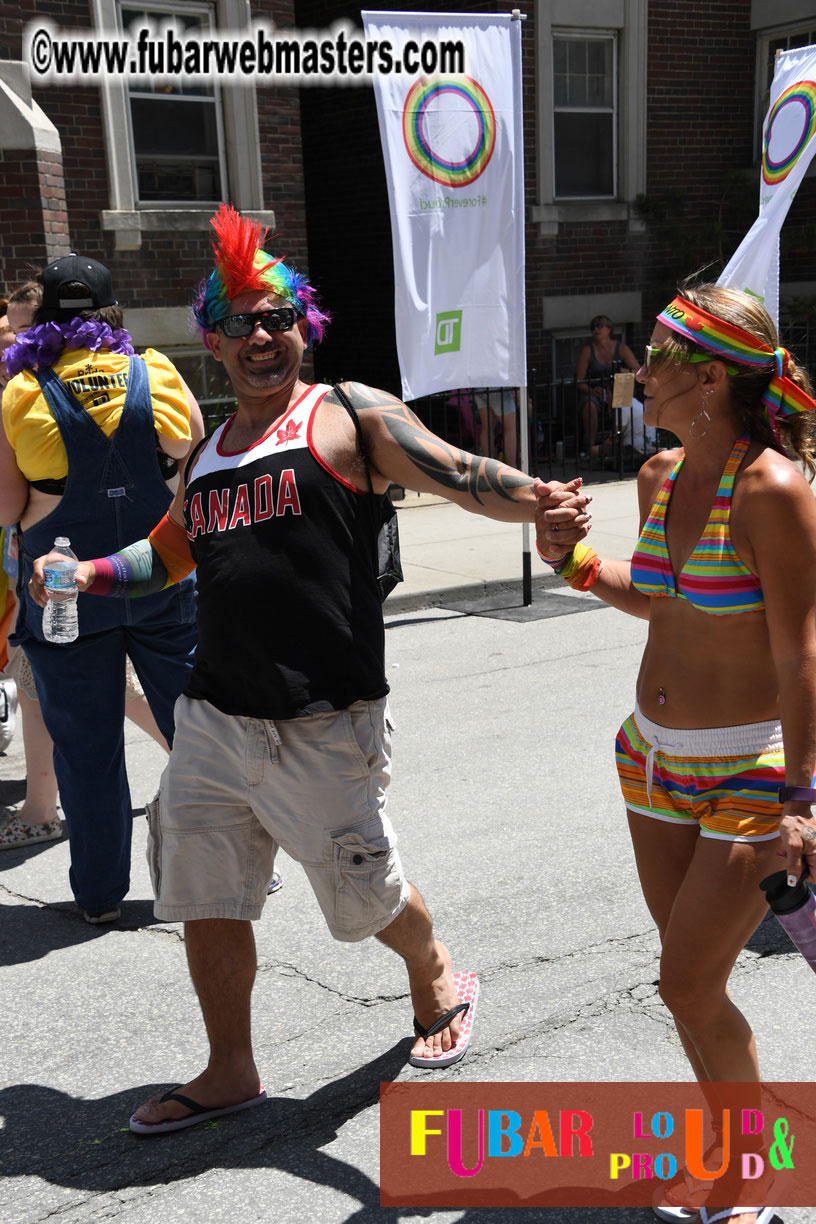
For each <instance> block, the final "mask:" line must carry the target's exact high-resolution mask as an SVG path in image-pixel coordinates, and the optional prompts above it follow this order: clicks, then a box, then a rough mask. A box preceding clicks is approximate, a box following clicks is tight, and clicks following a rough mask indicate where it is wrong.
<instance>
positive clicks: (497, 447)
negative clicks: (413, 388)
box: [411, 370, 667, 480]
mask: <svg viewBox="0 0 816 1224" xmlns="http://www.w3.org/2000/svg"><path fill="white" fill-rule="evenodd" d="M528 378H529V382H528V408H527V415H528V430H529V435H528V438H529V456H530V462H529V467H530V472H531V474H532V475H535V476H541V477H542V478H543V479H545V480H547V479H562V480H563V479H566V478H568V477H570V476H574V475H582V476H583V477H584V478H585V479H593V480H604V479H606V480H610V479H611V480H622V479H625V478H626V477H628V476H629V475H633V474H635V473H636V472H637V470H638V469H639V467H640V466H641V464H642V462H643V461H644V459H646V458H648V457H649V455H652V454H654V453H655V451H657V450H659V449H661V447H662V446H663V445H665V444H666V437H667V436H666V435H661V433H660V432H659V431H657V430H654V429H647V428H646V427H645V426H644V424H643V412H642V407H641V405H640V402H639V401H638V400H636V399H635V400H633V402H632V403H631V405H629V406H628V407H626V408H613V407H612V406H611V404H612V382H611V379H586V380H584V381H583V383H582V389H581V390H579V388H578V386H577V384H576V383H575V382H574V381H573V379H571V378H570V379H567V378H562V379H559V380H557V381H554V382H539V381H538V380H537V377H536V372H535V370H531V371H530V372H529V375H528ZM584 386H586V387H587V391H584V390H583V387H584ZM511 401H512V402H511ZM590 401H592V402H593V403H594V404H595V411H596V421H595V423H594V426H593V428H592V433H591V434H590V425H591V424H592V423H591V422H590V420H589V415H590ZM411 407H412V408H413V410H414V411H415V412H416V414H417V416H418V417H419V418H420V420H422V422H423V423H424V424H425V425H427V426H428V428H429V429H431V430H432V431H433V432H434V433H436V434H439V436H440V437H442V438H444V439H445V440H446V441H447V442H450V443H452V444H453V445H455V446H461V447H462V449H463V450H469V451H473V450H475V451H477V452H478V453H480V454H484V455H490V456H491V457H492V458H500V459H504V460H505V461H506V462H507V463H510V464H512V465H513V466H514V467H517V466H519V451H520V445H519V440H520V437H521V409H520V407H519V404H518V403H517V402H516V397H515V396H514V394H513V392H512V391H508V390H507V389H501V388H495V387H494V388H488V387H475V388H462V389H460V390H458V391H451V392H440V393H438V394H436V395H429V396H424V397H423V398H422V399H418V400H414V401H413V402H412V405H411ZM508 443H509V445H508Z"/></svg>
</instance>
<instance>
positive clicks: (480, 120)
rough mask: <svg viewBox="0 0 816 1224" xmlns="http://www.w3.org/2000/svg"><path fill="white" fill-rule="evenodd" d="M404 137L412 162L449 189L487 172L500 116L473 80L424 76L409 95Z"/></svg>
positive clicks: (423, 172) (466, 183)
mask: <svg viewBox="0 0 816 1224" xmlns="http://www.w3.org/2000/svg"><path fill="white" fill-rule="evenodd" d="M402 136H403V140H404V141H405V148H406V151H407V153H408V156H409V157H410V159H411V161H412V162H413V163H414V165H415V166H416V168H417V170H419V171H420V172H421V173H422V174H424V175H425V176H426V177H427V178H429V179H433V181H434V182H435V183H441V184H442V185H443V186H445V187H467V186H468V185H469V184H470V183H472V182H474V181H475V180H476V179H477V178H478V177H479V175H480V174H484V172H485V170H486V169H487V164H488V162H489V161H490V159H491V157H492V156H493V150H494V148H495V146H496V116H495V114H494V112H493V107H492V106H491V104H490V99H489V98H488V96H487V94H486V93H485V91H484V90H483V89H482V87H481V85H479V83H478V82H477V81H474V80H473V78H472V77H467V76H455V77H423V78H422V79H421V80H419V81H417V82H416V84H415V85H413V86H412V87H411V89H410V90H409V91H408V95H407V97H406V99H405V105H404V106H403V110H402Z"/></svg>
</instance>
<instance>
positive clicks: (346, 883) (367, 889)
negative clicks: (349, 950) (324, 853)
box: [332, 820, 401, 933]
mask: <svg viewBox="0 0 816 1224" xmlns="http://www.w3.org/2000/svg"><path fill="white" fill-rule="evenodd" d="M332 857H333V865H334V879H335V913H336V926H337V928H338V929H339V930H342V931H347V932H349V933H351V932H353V931H357V930H360V929H361V928H364V927H368V926H369V925H370V923H371V922H372V921H373V920H375V919H379V918H380V916H381V915H383V914H384V915H386V916H388V915H390V914H391V913H393V911H394V909H395V908H396V907H397V905H398V904H399V897H400V889H401V877H400V871H399V866H398V861H399V860H398V858H397V852H396V848H395V847H394V846H393V845H392V844H391V840H390V839H389V837H388V835H387V833H385V832H384V831H383V828H382V824H381V822H380V821H379V820H378V821H376V822H375V823H372V824H369V825H363V826H361V827H360V828H357V829H352V830H346V831H342V830H341V831H339V832H336V833H333V834H332Z"/></svg>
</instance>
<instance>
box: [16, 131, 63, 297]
mask: <svg viewBox="0 0 816 1224" xmlns="http://www.w3.org/2000/svg"><path fill="white" fill-rule="evenodd" d="M0 179H2V183H3V191H2V194H0V231H2V234H3V245H2V247H0V285H2V286H4V287H8V288H13V287H14V286H15V285H16V284H17V283H18V282H19V281H22V280H25V279H27V277H28V276H29V275H30V270H33V269H39V268H40V267H42V265H43V263H47V262H50V260H52V259H56V258H57V257H58V256H60V255H64V254H66V252H67V251H68V213H67V210H66V204H65V192H64V189H63V175H62V163H61V159H60V157H59V154H58V153H53V152H49V151H47V150H39V151H37V150H34V149H5V150H0Z"/></svg>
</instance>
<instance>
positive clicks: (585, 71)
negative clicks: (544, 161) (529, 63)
mask: <svg viewBox="0 0 816 1224" xmlns="http://www.w3.org/2000/svg"><path fill="white" fill-rule="evenodd" d="M616 92H617V91H616V41H615V36H614V34H612V35H598V34H592V35H585V34H578V33H564V34H561V33H554V34H553V162H554V181H555V198H556V199H568V198H576V197H577V198H584V199H587V198H590V199H599V198H600V199H610V198H613V197H614V196H615V194H616V190H617V185H616V165H617V156H616V145H617V102H616Z"/></svg>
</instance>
